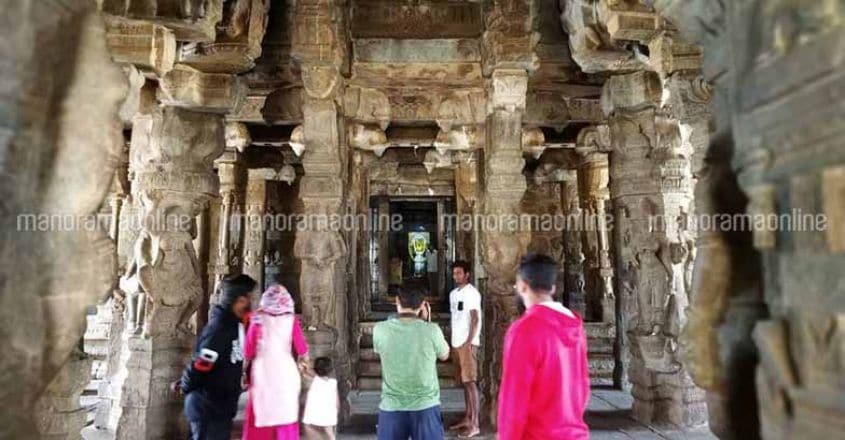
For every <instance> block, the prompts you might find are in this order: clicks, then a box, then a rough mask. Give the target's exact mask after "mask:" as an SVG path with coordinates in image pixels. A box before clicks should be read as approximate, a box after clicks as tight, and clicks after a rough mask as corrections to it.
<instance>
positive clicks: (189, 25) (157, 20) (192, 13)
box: [98, 0, 224, 43]
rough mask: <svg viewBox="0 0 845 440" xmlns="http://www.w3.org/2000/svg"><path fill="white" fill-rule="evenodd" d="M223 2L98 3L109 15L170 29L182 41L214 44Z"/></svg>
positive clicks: (116, 0) (119, 0)
mask: <svg viewBox="0 0 845 440" xmlns="http://www.w3.org/2000/svg"><path fill="white" fill-rule="evenodd" d="M223 3H224V0H191V1H179V0H98V4H99V7H100V9H101V10H102V11H103V13H105V14H106V15H107V16H108V15H111V16H117V17H125V18H129V19H133V20H143V21H147V22H150V23H154V24H159V25H162V26H165V27H167V28H168V29H170V30H171V31H173V34H174V35H175V36H176V39H177V40H179V41H192V42H200V41H201V42H209V43H210V42H213V41H214V39H215V37H216V36H217V29H216V27H217V23H219V22H220V21H221V20H222V19H223Z"/></svg>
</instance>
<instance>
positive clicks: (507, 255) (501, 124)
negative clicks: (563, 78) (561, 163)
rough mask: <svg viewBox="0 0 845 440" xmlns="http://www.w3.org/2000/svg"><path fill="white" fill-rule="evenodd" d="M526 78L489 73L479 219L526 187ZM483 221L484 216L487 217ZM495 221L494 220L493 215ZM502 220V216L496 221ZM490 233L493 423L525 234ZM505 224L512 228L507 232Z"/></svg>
mask: <svg viewBox="0 0 845 440" xmlns="http://www.w3.org/2000/svg"><path fill="white" fill-rule="evenodd" d="M527 88H528V75H527V72H526V71H525V70H520V69H512V70H506V69H497V70H496V71H495V72H493V78H492V87H491V90H490V94H491V97H490V99H491V110H492V113H491V114H490V115H489V116H488V118H487V130H488V134H487V139H488V142H487V151H486V155H485V160H484V167H485V170H484V171H485V172H484V190H483V192H482V203H483V208H482V213H483V214H484V215H485V216H516V215H518V214H519V212H520V201H521V200H522V196H523V194H524V193H525V190H526V188H527V183H526V181H525V176H523V174H522V168H523V166H524V165H525V160H524V159H523V157H522V114H523V111H524V110H525V93H526V91H527ZM488 218H489V217H488ZM497 218H500V217H497ZM501 218H503V217H501ZM498 226H499V228H498V229H496V230H490V229H486V228H485V229H483V230H482V231H481V247H482V251H481V254H482V257H483V263H484V269H485V273H486V274H487V281H486V289H485V295H486V297H485V298H484V299H483V303H484V331H485V333H486V335H485V338H484V346H483V347H482V348H483V350H484V353H485V358H484V359H485V362H484V363H483V364H482V365H484V366H485V367H482V368H484V369H485V371H483V372H482V378H483V382H482V392H483V393H484V401H485V402H486V403H485V407H484V410H485V411H484V415H483V416H482V417H483V418H486V419H487V420H493V421H494V420H496V411H497V402H496V399H497V397H498V393H499V378H500V377H501V373H502V350H503V343H504V336H505V332H506V331H507V328H508V326H509V325H510V323H511V321H512V320H513V319H514V318H516V317H517V316H518V313H517V309H516V302H515V297H514V294H513V284H514V282H515V276H516V268H517V265H518V263H519V258H520V256H521V255H522V254H523V253H524V252H525V250H526V249H527V247H528V243H529V242H530V239H531V236H530V231H521V230H519V229H518V225H513V224H511V225H508V224H503V223H499V224H498ZM510 226H516V227H515V228H513V229H509V227H510Z"/></svg>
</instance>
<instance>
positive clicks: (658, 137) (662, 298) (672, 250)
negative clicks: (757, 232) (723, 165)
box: [602, 72, 707, 427]
mask: <svg viewBox="0 0 845 440" xmlns="http://www.w3.org/2000/svg"><path fill="white" fill-rule="evenodd" d="M660 97H661V80H660V78H659V77H658V76H657V75H656V74H649V73H643V72H640V73H634V74H629V75H620V76H615V77H612V78H610V79H609V80H608V81H607V83H606V84H605V86H604V90H603V93H602V106H603V108H604V109H605V111H606V113H607V114H608V116H609V126H610V134H611V140H612V143H611V144H612V148H613V156H612V157H611V163H610V181H611V184H612V187H611V195H612V197H613V198H614V206H617V209H618V210H619V212H620V213H622V214H623V215H619V216H617V219H618V224H617V225H616V227H618V228H619V229H620V231H621V237H620V239H621V240H620V241H619V242H618V243H617V252H616V253H617V256H618V258H619V261H620V262H621V263H622V264H623V265H625V266H626V267H627V268H628V271H627V272H628V273H627V274H626V276H625V280H624V282H623V286H626V288H627V289H629V291H630V294H628V293H626V295H625V296H624V297H623V298H622V313H623V316H622V322H623V323H624V324H625V326H624V330H625V331H626V337H627V339H628V343H627V344H625V346H627V347H630V359H628V356H627V355H626V354H623V356H622V359H623V366H625V367H629V368H630V370H629V371H628V378H629V380H630V381H631V383H632V385H633V394H634V396H635V401H634V415H635V417H637V418H639V419H641V420H644V421H647V422H651V423H658V424H661V423H663V424H669V425H674V426H678V427H690V426H696V425H699V424H702V423H703V422H705V421H706V416H707V411H706V406H705V403H704V396H703V392H702V391H701V390H700V389H698V388H696V387H695V386H694V384H693V383H692V380H691V379H690V377H689V375H688V374H687V372H686V370H685V369H684V368H683V366H682V364H681V360H680V357H679V346H678V336H679V331H680V327H681V326H682V325H683V324H684V322H685V317H684V314H685V312H684V309H685V307H686V305H687V304H688V303H689V297H688V291H687V289H686V285H687V283H686V282H685V277H686V264H687V259H688V257H689V256H690V255H691V254H692V249H691V242H690V240H689V234H690V231H687V230H686V229H685V228H686V225H684V224H681V223H680V222H678V221H677V219H678V218H683V217H684V216H685V215H686V213H688V212H689V209H690V208H689V207H690V204H691V201H692V173H691V171H690V167H691V157H692V152H693V151H692V147H691V146H690V144H689V138H688V137H687V136H683V135H682V130H681V128H680V126H679V122H678V120H677V119H675V118H672V117H671V116H670V115H667V114H665V113H662V112H663V111H664V110H662V109H660V108H659V104H660V102H661V99H660ZM634 273H635V274H636V275H634ZM629 295H631V296H633V298H631V297H630V296H629ZM632 300H633V301H634V304H633V305H632V304H631V301H632ZM623 341H624V339H623ZM628 362H630V364H627V363H628Z"/></svg>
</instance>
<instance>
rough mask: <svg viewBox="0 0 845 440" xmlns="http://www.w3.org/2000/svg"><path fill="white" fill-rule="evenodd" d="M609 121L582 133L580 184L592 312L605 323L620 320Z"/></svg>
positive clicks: (587, 280) (587, 279) (590, 313)
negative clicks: (610, 208) (611, 230)
mask: <svg viewBox="0 0 845 440" xmlns="http://www.w3.org/2000/svg"><path fill="white" fill-rule="evenodd" d="M609 130H610V129H609V127H607V126H606V125H602V126H597V127H589V128H586V129H584V130H582V131H581V133H579V135H578V143H577V147H576V149H577V151H578V153H579V155H580V156H581V161H580V164H579V167H578V187H579V193H580V196H581V200H580V201H581V207H582V209H583V210H584V213H583V216H582V217H583V219H584V233H583V239H584V246H585V247H586V248H587V252H586V261H587V267H586V269H585V279H586V285H587V286H589V288H588V289H587V292H589V295H590V297H589V298H588V299H587V303H588V309H589V310H590V312H589V313H588V315H589V316H590V317H591V318H592V319H594V320H596V321H601V322H604V323H613V322H614V321H615V320H616V298H615V295H614V293H613V266H612V264H611V260H610V241H609V234H608V224H607V219H608V217H607V201H608V200H609V199H610V190H609V188H608V183H609V178H610V175H609V162H608V154H607V151H608V150H609V149H610V131H609Z"/></svg>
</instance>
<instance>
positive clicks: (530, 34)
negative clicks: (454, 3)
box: [482, 0, 540, 76]
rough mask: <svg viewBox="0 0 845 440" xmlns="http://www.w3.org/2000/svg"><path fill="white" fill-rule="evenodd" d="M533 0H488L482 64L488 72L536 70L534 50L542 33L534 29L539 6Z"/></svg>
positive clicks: (536, 60) (485, 72)
mask: <svg viewBox="0 0 845 440" xmlns="http://www.w3.org/2000/svg"><path fill="white" fill-rule="evenodd" d="M533 3H534V2H533V1H531V0H492V1H490V2H485V3H484V5H485V6H486V9H485V11H484V21H485V31H484V34H483V36H482V43H483V45H484V46H483V47H484V60H483V68H484V74H485V76H487V75H490V74H492V73H493V70H494V69H500V68H504V69H524V70H525V71H527V72H533V71H535V70H537V67H538V63H539V58H538V57H537V54H536V53H535V48H536V45H537V41H538V40H539V39H540V36H539V34H538V33H537V32H535V31H534V29H533V23H534V20H535V19H536V8H535V7H534V4H533Z"/></svg>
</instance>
